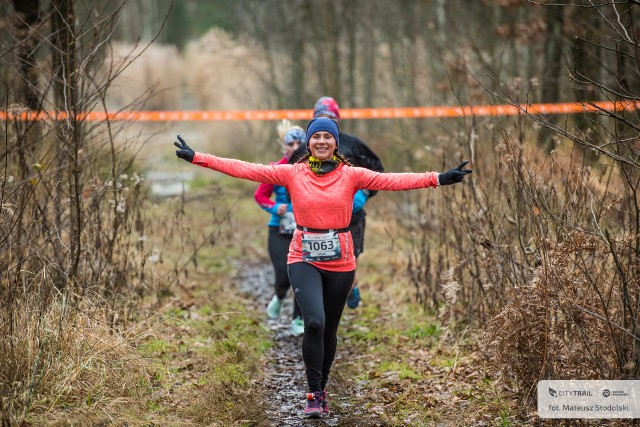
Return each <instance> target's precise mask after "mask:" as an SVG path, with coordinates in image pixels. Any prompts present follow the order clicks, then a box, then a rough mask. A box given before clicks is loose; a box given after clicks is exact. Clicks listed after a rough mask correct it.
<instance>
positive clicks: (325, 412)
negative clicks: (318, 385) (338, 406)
mask: <svg viewBox="0 0 640 427" xmlns="http://www.w3.org/2000/svg"><path fill="white" fill-rule="evenodd" d="M320 406H321V407H322V416H323V417H328V416H329V403H327V390H323V391H322V403H321V404H320Z"/></svg>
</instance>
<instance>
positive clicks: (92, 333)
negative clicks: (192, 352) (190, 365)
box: [0, 285, 152, 425]
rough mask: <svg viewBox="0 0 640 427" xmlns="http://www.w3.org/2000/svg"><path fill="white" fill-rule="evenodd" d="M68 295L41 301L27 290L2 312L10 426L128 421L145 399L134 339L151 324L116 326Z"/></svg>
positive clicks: (143, 366) (144, 375)
mask: <svg viewBox="0 0 640 427" xmlns="http://www.w3.org/2000/svg"><path fill="white" fill-rule="evenodd" d="M45 286H46V285H45ZM71 299H72V297H71V296H69V297H68V298H67V297H63V296H57V297H55V298H53V299H52V301H51V302H49V303H48V304H44V303H43V301H42V300H41V299H40V298H38V297H37V296H35V294H32V295H30V296H27V297H25V298H23V299H20V300H18V301H14V302H13V304H12V305H11V307H10V309H8V310H3V311H2V312H0V334H1V335H2V336H3V340H2V344H1V345H2V354H3V357H2V358H0V375H1V377H0V383H1V384H3V385H4V386H5V387H7V386H8V387H9V390H8V392H7V393H4V394H3V399H2V407H3V413H4V414H5V415H4V416H5V421H6V422H9V425H14V424H15V425H18V424H20V422H21V420H29V421H30V422H37V423H38V424H40V423H45V424H47V425H57V424H59V423H63V424H64V423H67V422H69V420H73V419H75V418H79V419H85V420H87V419H92V420H94V421H95V420H96V419H101V418H105V417H106V418H108V419H111V420H113V419H114V418H115V419H117V418H118V417H119V416H120V417H122V416H127V418H128V419H130V420H132V421H134V420H135V416H133V417H131V414H135V413H140V408H141V407H144V405H145V404H146V402H147V397H146V392H147V386H148V384H149V382H150V380H149V378H150V369H149V365H148V363H147V362H146V361H145V360H143V359H141V358H140V356H139V354H138V352H137V351H136V349H135V343H136V341H137V339H138V336H139V334H140V333H142V334H144V333H152V332H151V330H150V329H151V328H150V325H149V324H145V325H144V326H143V325H140V326H141V327H140V328H139V329H138V330H137V331H136V332H135V333H132V332H133V330H129V331H125V333H118V332H117V331H115V330H114V329H113V328H112V327H110V325H109V324H108V322H107V321H106V319H108V318H109V313H107V310H106V309H105V308H104V307H96V306H95V305H94V304H93V303H91V302H90V301H88V300H82V301H71ZM145 329H146V330H145ZM136 408H137V410H136ZM132 418H133V419H132Z"/></svg>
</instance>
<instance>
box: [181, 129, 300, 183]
mask: <svg viewBox="0 0 640 427" xmlns="http://www.w3.org/2000/svg"><path fill="white" fill-rule="evenodd" d="M178 140H179V141H180V142H179V143H178V142H174V145H175V146H176V147H178V150H176V156H178V157H180V158H181V159H183V160H186V161H188V162H191V163H193V164H194V165H198V166H202V167H205V168H209V169H213V170H215V171H218V172H222V173H224V174H226V175H229V176H233V177H236V178H242V179H248V180H250V181H255V182H264V183H267V184H277V185H282V186H285V185H286V183H287V181H288V177H289V175H290V172H291V169H292V168H293V167H294V166H292V165H277V166H275V165H260V164H257V163H249V162H244V161H242V160H236V159H225V158H223V157H217V156H214V155H211V154H203V153H198V152H196V151H194V150H193V149H192V148H191V147H189V146H188V145H187V143H186V142H185V141H184V140H183V139H182V138H181V137H180V135H178Z"/></svg>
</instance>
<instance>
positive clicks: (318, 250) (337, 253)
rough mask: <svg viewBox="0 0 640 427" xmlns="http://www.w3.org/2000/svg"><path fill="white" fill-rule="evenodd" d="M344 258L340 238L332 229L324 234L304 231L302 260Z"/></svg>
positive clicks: (314, 260)
mask: <svg viewBox="0 0 640 427" xmlns="http://www.w3.org/2000/svg"><path fill="white" fill-rule="evenodd" d="M340 258H342V251H341V250H340V238H339V237H338V233H337V232H335V231H332V232H330V233H323V234H307V233H302V260H303V261H306V262H317V261H331V260H334V259H340Z"/></svg>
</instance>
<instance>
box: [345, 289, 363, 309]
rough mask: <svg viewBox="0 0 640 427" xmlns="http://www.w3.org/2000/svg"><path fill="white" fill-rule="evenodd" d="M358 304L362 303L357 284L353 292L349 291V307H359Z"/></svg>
mask: <svg viewBox="0 0 640 427" xmlns="http://www.w3.org/2000/svg"><path fill="white" fill-rule="evenodd" d="M358 305H360V290H359V289H358V287H357V286H356V287H355V288H353V289H351V292H349V296H348V297H347V307H349V308H351V309H353V308H357V307H358Z"/></svg>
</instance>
